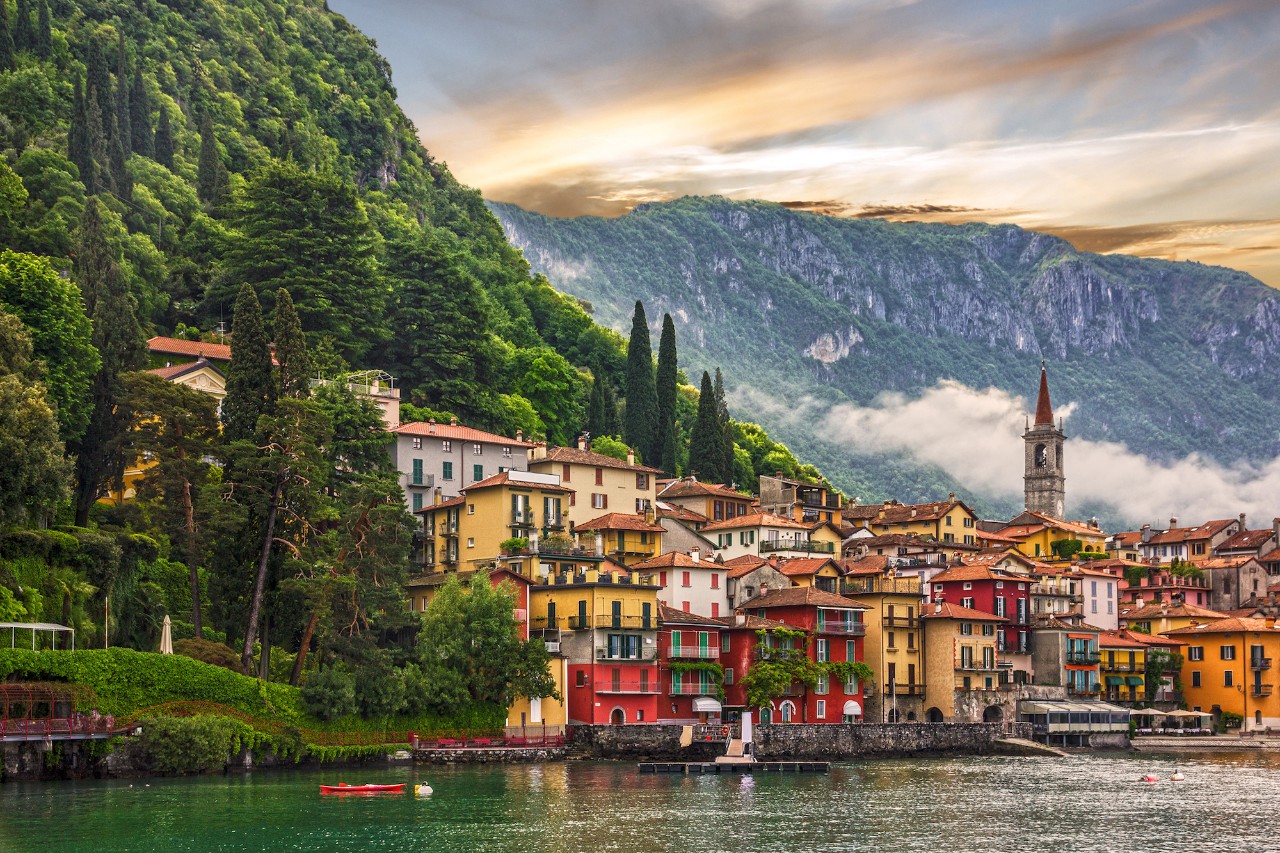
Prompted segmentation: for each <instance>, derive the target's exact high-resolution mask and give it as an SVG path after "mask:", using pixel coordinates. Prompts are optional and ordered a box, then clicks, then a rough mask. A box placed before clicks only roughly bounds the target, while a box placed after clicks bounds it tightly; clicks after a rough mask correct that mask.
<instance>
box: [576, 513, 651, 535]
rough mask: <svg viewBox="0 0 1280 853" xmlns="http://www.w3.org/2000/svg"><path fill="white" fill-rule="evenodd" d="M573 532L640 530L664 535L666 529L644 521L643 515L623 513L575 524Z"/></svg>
mask: <svg viewBox="0 0 1280 853" xmlns="http://www.w3.org/2000/svg"><path fill="white" fill-rule="evenodd" d="M573 529H574V530H641V531H644V532H646V533H665V532H666V528H665V527H663V526H662V525H660V524H650V523H649V522H647V521H645V520H644V516H643V515H635V514H628V513H625V512H609V513H605V514H604V515H602V516H600V517H599V518H593V519H591V520H590V521H584V522H583V523H582V524H575V525H574V528H573Z"/></svg>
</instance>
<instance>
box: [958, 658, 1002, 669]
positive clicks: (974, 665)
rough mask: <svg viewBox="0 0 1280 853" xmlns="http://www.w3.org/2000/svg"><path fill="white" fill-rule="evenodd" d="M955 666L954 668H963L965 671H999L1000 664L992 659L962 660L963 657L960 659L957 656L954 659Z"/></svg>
mask: <svg viewBox="0 0 1280 853" xmlns="http://www.w3.org/2000/svg"><path fill="white" fill-rule="evenodd" d="M955 668H956V669H962V670H965V671H974V672H997V671H999V669H1000V664H999V663H997V662H996V661H994V660H992V661H980V660H970V661H966V660H963V659H961V658H957V659H956V661H955Z"/></svg>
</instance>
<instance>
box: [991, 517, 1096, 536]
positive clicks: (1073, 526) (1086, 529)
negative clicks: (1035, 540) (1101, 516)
mask: <svg viewBox="0 0 1280 853" xmlns="http://www.w3.org/2000/svg"><path fill="white" fill-rule="evenodd" d="M1028 515H1029V516H1031V517H1032V518H1035V519H1036V520H1037V521H1039V522H1040V524H1042V525H1043V526H1045V527H1055V528H1057V529H1058V530H1062V531H1065V532H1067V533H1078V534H1080V535H1082V536H1093V537H1101V536H1106V534H1105V533H1103V532H1102V531H1101V530H1099V529H1098V528H1096V527H1090V526H1089V525H1087V524H1081V523H1080V522H1078V521H1065V520H1063V519H1061V518H1054V517H1053V516H1052V515H1046V514H1044V513H1043V512H1031V511H1027V512H1024V513H1020V514H1019V515H1018V518H1023V517H1024V516H1028ZM1023 523H1024V524H1026V522H1023ZM1000 532H1001V533H1006V532H1008V528H1004V529H1003V530H1001V531H1000Z"/></svg>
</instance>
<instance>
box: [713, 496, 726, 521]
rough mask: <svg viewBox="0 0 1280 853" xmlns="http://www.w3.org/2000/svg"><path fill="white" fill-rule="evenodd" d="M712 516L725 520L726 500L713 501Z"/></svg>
mask: <svg viewBox="0 0 1280 853" xmlns="http://www.w3.org/2000/svg"><path fill="white" fill-rule="evenodd" d="M711 518H712V520H713V521H724V501H713V502H712V505H711Z"/></svg>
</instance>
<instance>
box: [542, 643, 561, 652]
mask: <svg viewBox="0 0 1280 853" xmlns="http://www.w3.org/2000/svg"><path fill="white" fill-rule="evenodd" d="M543 642H545V643H546V645H547V654H549V655H558V654H560V641H559V640H544V641H543Z"/></svg>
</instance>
